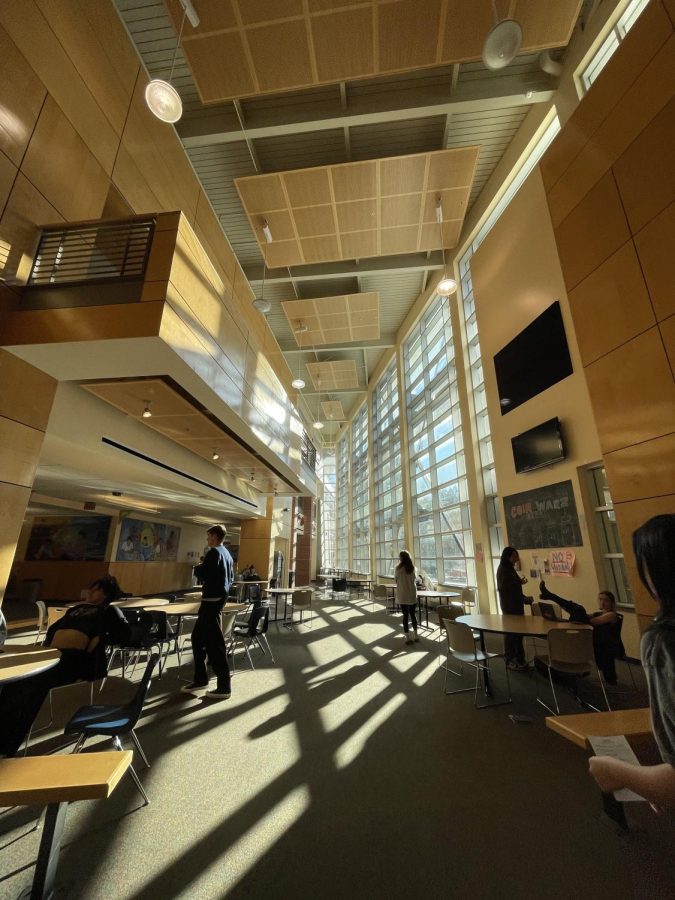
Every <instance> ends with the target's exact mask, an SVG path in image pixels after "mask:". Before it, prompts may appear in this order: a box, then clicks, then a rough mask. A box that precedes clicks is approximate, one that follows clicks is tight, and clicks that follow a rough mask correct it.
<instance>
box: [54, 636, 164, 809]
mask: <svg viewBox="0 0 675 900" xmlns="http://www.w3.org/2000/svg"><path fill="white" fill-rule="evenodd" d="M158 662H159V653H153V654H152V656H151V657H150V659H149V660H148V664H147V666H146V667H145V672H144V673H143V678H142V679H141V683H140V684H139V686H138V690H137V691H136V693H135V694H134V696H133V697H132V698H131V700H130V701H129V703H125V704H124V705H120V706H112V705H107V706H106V705H104V704H93V705H92V706H81V707H80V709H78V710H77V712H76V713H75V715H74V716H73V717H72V718H71V720H70V722H68V724H67V725H66V727H65V730H64V734H79V737H78V739H77V743H76V744H75V748H74V749H73V753H79V752H80V750H82V748H83V747H84V744H85V742H86V740H87V738H90V737H94V736H96V735H105V736H107V737H110V738H112V742H113V746H114V747H115V749H116V750H124V747H123V746H122V741H121V740H120V735H124V734H128V735H130V736H131V740H132V741H133V742H134V744H135V746H136V749H137V750H138V752H139V753H140V755H141V758H142V760H143V762H144V763H145V765H146V768H148V769H149V768H150V763H149V762H148V759H147V757H146V755H145V753H144V752H143V748H142V747H141V745H140V742H139V740H138V737H137V736H136V732H135V731H134V728H135V727H136V724H137V723H138V720H139V718H140V716H141V712H142V711H143V704H144V703H145V698H146V697H147V695H148V691H149V690H150V682H151V681H152V673H153V670H154V668H155V666H156V665H157V663H158ZM129 774H130V775H131V777H132V778H133V781H134V784H135V785H136V787H137V788H138V790H139V792H140V794H141V796H142V797H143V800H144V801H145V805H146V806H147V805H148V803H150V801H149V800H148V796H147V794H146V793H145V791H144V790H143V785H142V784H141V782H140V781H139V778H138V775H137V774H136V771H135V769H134V767H133V766H129Z"/></svg>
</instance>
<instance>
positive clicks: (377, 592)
mask: <svg viewBox="0 0 675 900" xmlns="http://www.w3.org/2000/svg"><path fill="white" fill-rule="evenodd" d="M373 598H374V599H375V600H386V599H387V586H386V585H384V584H376V585H375V586H374V587H373Z"/></svg>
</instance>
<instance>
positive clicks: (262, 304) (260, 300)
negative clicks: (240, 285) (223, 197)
mask: <svg viewBox="0 0 675 900" xmlns="http://www.w3.org/2000/svg"><path fill="white" fill-rule="evenodd" d="M262 231H263V235H264V236H265V243H264V244H263V277H262V286H261V288H260V296H259V297H256V298H255V300H254V301H253V308H254V309H257V310H258V312H259V313H262V314H263V315H264V316H265V315H267V313H268V312H269V311H270V310H271V309H272V304H271V303H270V301H269V300H265V273H266V272H267V244H271V243H272V232H271V231H270V227H269V225H268V224H267V221H266V220H265V221H264V222H263V226H262Z"/></svg>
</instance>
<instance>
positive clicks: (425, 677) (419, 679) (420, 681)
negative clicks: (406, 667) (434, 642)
mask: <svg viewBox="0 0 675 900" xmlns="http://www.w3.org/2000/svg"><path fill="white" fill-rule="evenodd" d="M442 671H443V670H442V669H439V667H438V660H437V658H436V655H435V654H432V655H431V657H430V659H429V661H428V662H427V664H426V666H425V667H424V668H423V669H422V671H421V672H418V673H417V675H415V677H414V678H413V684H414V685H415V686H416V687H422V685H424V684H426V683H427V681H430V680H431V679H432V678H433V677H434V675H436V673H437V672H442Z"/></svg>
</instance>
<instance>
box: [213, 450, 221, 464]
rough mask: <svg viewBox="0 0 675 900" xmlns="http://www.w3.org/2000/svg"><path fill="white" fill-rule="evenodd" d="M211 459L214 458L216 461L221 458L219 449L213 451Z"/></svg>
mask: <svg viewBox="0 0 675 900" xmlns="http://www.w3.org/2000/svg"><path fill="white" fill-rule="evenodd" d="M211 459H212V460H213V461H214V462H215V460H217V459H220V456H219V455H218V451H217V450H214V451H213V453H212V454H211Z"/></svg>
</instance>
